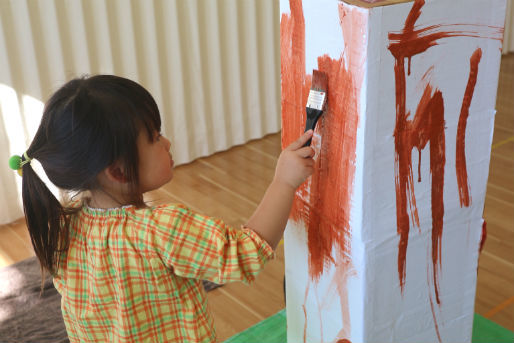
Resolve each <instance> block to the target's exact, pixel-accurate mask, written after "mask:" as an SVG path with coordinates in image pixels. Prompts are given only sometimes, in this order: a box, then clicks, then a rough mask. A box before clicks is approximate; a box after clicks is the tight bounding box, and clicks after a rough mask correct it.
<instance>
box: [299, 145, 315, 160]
mask: <svg viewBox="0 0 514 343" xmlns="http://www.w3.org/2000/svg"><path fill="white" fill-rule="evenodd" d="M296 153H298V155H300V156H301V157H303V158H307V157H313V156H314V149H313V148H311V147H310V146H306V147H303V148H300V149H298V150H296Z"/></svg>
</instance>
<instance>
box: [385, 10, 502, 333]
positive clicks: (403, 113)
mask: <svg viewBox="0 0 514 343" xmlns="http://www.w3.org/2000/svg"><path fill="white" fill-rule="evenodd" d="M424 4H425V1H424V0H415V2H414V4H413V7H412V9H411V11H410V13H409V15H408V16H407V19H406V21H405V25H404V29H403V31H402V32H400V33H390V34H389V39H390V41H391V43H390V45H389V50H390V51H391V53H392V55H393V56H394V57H395V66H394V71H395V82H396V126H395V131H394V137H395V185H396V216H397V231H398V234H399V235H400V242H399V244H398V275H399V279H400V289H401V292H402V293H403V289H404V286H405V273H406V253H407V245H408V239H409V229H410V227H409V212H408V211H407V205H409V207H410V216H411V217H412V221H413V223H414V224H415V225H416V226H418V228H419V217H418V212H417V207H416V197H415V194H414V184H413V172H412V157H411V155H412V150H413V149H414V148H416V149H418V152H419V158H420V161H419V163H421V150H422V149H424V148H425V146H426V144H427V143H428V142H430V174H431V177H432V180H431V181H432V192H431V197H432V199H431V205H432V266H433V268H432V270H433V283H434V292H435V296H436V302H437V304H439V305H441V301H440V298H439V284H438V271H439V270H440V269H441V268H442V267H441V243H442V242H441V239H442V233H443V217H444V201H443V191H444V167H445V163H446V157H445V133H444V100H443V95H442V93H441V91H440V90H438V89H437V88H436V89H434V90H432V86H431V85H430V83H428V82H427V85H426V87H425V91H424V93H423V95H422V97H421V99H420V102H419V104H418V107H417V109H416V114H415V116H414V118H413V119H412V120H407V118H409V116H410V112H408V111H407V110H406V72H405V59H408V71H407V73H408V74H410V69H411V59H412V57H413V56H414V55H418V54H420V53H423V52H425V51H426V50H428V49H429V48H430V47H432V46H435V45H437V44H438V43H437V41H438V40H439V39H442V38H448V37H457V36H467V37H479V38H490V39H499V40H501V37H498V36H495V35H494V34H492V35H490V36H489V37H484V35H483V34H480V33H479V32H473V31H442V30H441V29H442V28H446V27H450V26H449V25H446V26H444V25H433V26H429V27H426V28H421V29H417V30H415V23H416V21H417V20H418V19H419V17H420V15H421V9H422V7H423V6H424ZM459 26H463V25H459V24H457V25H453V26H452V27H459ZM476 26H480V25H476ZM489 28H491V27H489ZM498 32H502V30H498ZM488 34H489V33H488ZM481 56H482V51H481V49H477V50H476V51H475V52H474V53H473V55H472V56H471V59H470V74H469V79H468V84H467V87H466V91H465V94H464V99H463V102H462V107H461V113H460V117H459V124H458V130H457V152H456V172H457V181H458V186H459V198H460V201H461V207H462V206H463V205H464V206H469V204H470V197H469V189H468V184H467V170H466V157H465V129H466V124H467V118H468V116H469V107H470V104H471V100H472V97H473V93H474V88H475V84H476V80H477V75H478V64H479V62H480V59H481ZM443 63H444V62H443ZM427 73H428V72H427ZM427 73H425V75H424V76H423V78H425V77H426V75H427ZM419 173H420V167H419V165H418V181H420V179H421V177H420V175H419ZM429 298H430V305H431V308H432V314H433V317H434V323H435V326H436V332H437V336H438V339H439V342H441V337H440V334H439V328H438V324H437V320H436V316H435V312H434V305H433V301H432V296H431V295H430V296H429Z"/></svg>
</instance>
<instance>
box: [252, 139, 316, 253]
mask: <svg viewBox="0 0 514 343" xmlns="http://www.w3.org/2000/svg"><path fill="white" fill-rule="evenodd" d="M312 133H313V132H312V130H309V131H307V132H305V133H304V134H303V135H302V136H301V137H300V138H299V139H298V140H297V141H295V142H293V143H292V144H291V145H289V146H288V147H287V148H285V149H284V150H283V151H282V153H281V154H280V156H279V158H278V162H277V167H276V169H275V177H274V178H273V181H272V182H271V184H270V185H269V187H268V189H267V190H266V193H265V194H264V197H263V198H262V200H261V202H260V204H259V206H258V207H257V209H256V210H255V212H254V213H253V215H252V217H251V218H250V220H249V221H248V223H247V224H246V226H247V227H249V228H251V229H252V230H253V231H255V232H257V233H258V234H259V235H260V236H261V237H262V238H263V239H264V240H266V241H267V242H268V243H269V244H270V245H271V247H272V248H273V249H275V248H276V246H277V245H278V243H279V242H280V239H281V238H282V234H283V233H284V229H285V227H286V223H287V219H288V217H289V212H290V211H291V206H292V204H293V199H294V193H295V191H296V189H297V188H298V187H299V186H300V185H301V184H302V183H303V182H304V181H305V180H306V179H307V177H309V176H310V175H311V174H312V173H313V171H314V160H313V158H312V157H313V156H314V150H313V149H312V148H311V147H303V145H304V144H305V143H306V142H307V141H308V140H309V139H310V138H311V137H312Z"/></svg>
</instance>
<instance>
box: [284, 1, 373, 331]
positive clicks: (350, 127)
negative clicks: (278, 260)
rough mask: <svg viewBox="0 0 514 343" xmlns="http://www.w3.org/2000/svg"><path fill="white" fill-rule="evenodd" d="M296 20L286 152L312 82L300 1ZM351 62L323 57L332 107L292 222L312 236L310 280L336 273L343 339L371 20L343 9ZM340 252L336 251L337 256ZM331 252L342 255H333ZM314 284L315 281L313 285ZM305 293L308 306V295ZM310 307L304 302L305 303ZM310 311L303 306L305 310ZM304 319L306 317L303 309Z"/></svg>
mask: <svg viewBox="0 0 514 343" xmlns="http://www.w3.org/2000/svg"><path fill="white" fill-rule="evenodd" d="M289 4H290V11H291V15H287V14H283V15H282V18H281V23H280V31H281V32H280V36H281V37H280V38H281V42H280V47H281V50H280V51H281V79H282V146H283V147H286V146H288V145H289V144H290V143H291V142H293V141H294V140H296V139H297V138H298V137H299V136H300V135H301V134H302V133H303V130H304V127H305V105H306V102H307V97H308V94H309V90H310V87H311V80H312V79H311V75H306V73H305V21H304V18H303V8H302V1H301V0H290V1H289ZM338 10H339V17H340V23H341V27H342V34H343V36H344V42H345V44H346V46H345V49H344V51H345V54H346V56H345V57H346V62H347V63H348V65H351V66H352V68H351V70H349V68H348V65H346V63H345V60H344V59H343V57H342V56H341V57H340V58H339V59H332V58H330V57H329V56H327V55H323V56H321V57H318V68H317V69H318V70H320V71H322V72H325V73H326V74H327V75H328V89H327V96H328V99H327V106H326V109H325V111H324V113H323V115H322V117H321V120H320V121H319V122H318V124H317V127H316V132H317V133H318V134H319V135H320V136H321V137H322V139H321V144H320V141H319V139H318V138H317V137H316V136H315V137H314V139H313V146H314V147H315V148H316V149H318V148H319V151H318V153H317V156H318V157H317V159H316V166H315V171H314V174H313V175H312V176H311V177H310V178H309V180H307V182H305V183H304V184H303V185H302V186H301V187H300V188H299V189H298V190H297V192H296V195H295V200H294V203H293V207H292V210H291V214H290V218H291V219H292V220H293V221H296V222H303V223H304V224H305V227H306V229H307V237H308V242H307V243H308V249H309V275H310V279H311V280H312V281H317V280H319V278H320V276H321V275H322V273H323V271H324V269H325V267H326V266H327V265H328V264H334V265H335V266H336V274H337V275H336V277H337V278H338V281H340V280H339V278H340V279H341V280H343V281H341V282H338V288H337V291H338V294H339V297H340V300H341V310H342V313H343V318H342V321H343V323H342V325H343V330H342V332H344V335H339V336H338V337H349V334H350V317H349V304H348V299H347V297H348V292H347V290H346V280H347V275H349V273H351V270H352V263H351V259H350V253H351V251H350V250H351V249H350V238H351V231H350V208H351V204H350V200H351V196H352V192H353V181H354V174H355V159H356V144H357V142H356V139H357V126H358V117H359V113H358V109H359V100H358V93H359V90H360V89H361V85H362V81H363V76H364V54H365V52H366V49H365V44H366V42H365V40H364V39H362V37H364V36H365V34H366V32H365V29H366V26H367V16H366V12H365V11H360V9H358V8H349V7H348V6H345V5H344V4H342V3H340V4H339V5H338ZM334 248H335V249H334ZM333 251H336V252H337V255H336V256H332V253H333ZM310 282H311V281H309V283H310ZM308 289H309V288H307V290H306V299H307V292H308ZM305 301H306V300H305ZM304 306H305V305H304ZM304 315H305V316H307V313H306V310H305V307H304ZM306 325H307V318H306V319H305V327H304V340H305V339H306Z"/></svg>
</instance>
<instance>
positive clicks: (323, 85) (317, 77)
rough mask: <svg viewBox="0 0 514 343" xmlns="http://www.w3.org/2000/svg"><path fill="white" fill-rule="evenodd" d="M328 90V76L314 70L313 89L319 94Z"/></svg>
mask: <svg viewBox="0 0 514 343" xmlns="http://www.w3.org/2000/svg"><path fill="white" fill-rule="evenodd" d="M327 88H328V77H327V74H326V73H324V72H322V71H319V70H316V69H314V70H313V71H312V84H311V89H314V90H316V91H318V92H325V93H326V92H327Z"/></svg>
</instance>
